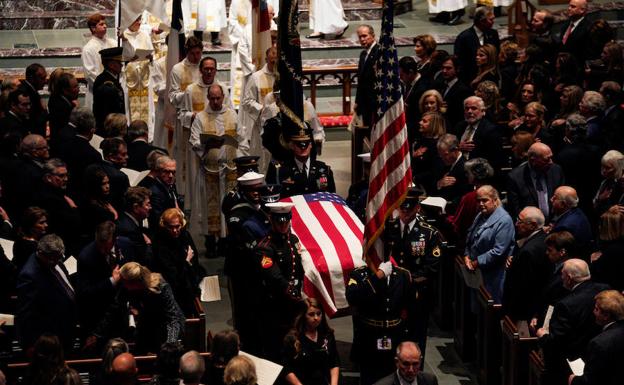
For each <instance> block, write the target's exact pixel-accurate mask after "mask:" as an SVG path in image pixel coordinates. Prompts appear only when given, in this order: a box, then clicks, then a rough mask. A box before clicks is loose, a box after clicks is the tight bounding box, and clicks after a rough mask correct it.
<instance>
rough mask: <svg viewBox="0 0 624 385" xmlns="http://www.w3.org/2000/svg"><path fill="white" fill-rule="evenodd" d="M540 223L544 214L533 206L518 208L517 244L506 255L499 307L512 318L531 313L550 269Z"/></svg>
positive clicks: (523, 317)
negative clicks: (505, 271) (503, 284)
mask: <svg viewBox="0 0 624 385" xmlns="http://www.w3.org/2000/svg"><path fill="white" fill-rule="evenodd" d="M544 223H545V219H544V214H543V213H542V211H541V210H540V209H539V208H537V207H534V206H527V207H525V208H524V209H522V211H520V214H518V219H517V220H516V238H517V240H516V245H517V247H515V248H514V252H513V255H511V256H509V258H507V273H506V276H505V289H504V291H503V310H504V312H505V314H507V315H509V316H510V317H511V318H512V319H514V320H529V319H531V317H532V316H533V314H535V312H536V311H537V307H538V299H539V297H540V293H541V292H542V290H543V288H544V286H545V285H546V282H547V281H548V278H549V276H550V273H551V272H552V270H553V266H552V264H551V263H550V262H549V261H548V257H547V256H546V244H545V243H544V240H545V239H546V235H547V234H546V232H545V231H544Z"/></svg>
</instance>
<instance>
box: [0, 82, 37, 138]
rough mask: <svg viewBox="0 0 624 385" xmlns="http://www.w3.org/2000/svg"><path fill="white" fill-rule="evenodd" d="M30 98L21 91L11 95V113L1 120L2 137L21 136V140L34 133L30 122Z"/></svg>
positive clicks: (18, 90) (0, 130)
mask: <svg viewBox="0 0 624 385" xmlns="http://www.w3.org/2000/svg"><path fill="white" fill-rule="evenodd" d="M30 109H31V103H30V96H28V93H27V92H26V91H24V90H21V89H16V90H13V91H11V92H10V93H9V111H7V113H6V114H5V115H4V117H3V118H2V119H0V133H1V134H2V135H7V134H13V135H19V136H20V138H23V137H25V136H26V135H28V134H30V133H32V132H33V128H32V122H31V121H30Z"/></svg>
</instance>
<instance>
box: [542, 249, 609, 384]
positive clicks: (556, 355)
mask: <svg viewBox="0 0 624 385" xmlns="http://www.w3.org/2000/svg"><path fill="white" fill-rule="evenodd" d="M561 279H562V281H563V286H564V287H565V288H566V289H567V290H569V291H570V294H568V295H567V296H565V297H564V298H563V299H561V300H560V301H558V302H556V303H555V306H554V309H553V312H552V318H551V319H550V325H549V327H548V328H543V327H542V328H539V329H538V330H537V333H536V334H537V337H538V338H539V344H540V346H541V347H542V349H543V351H544V361H545V365H546V372H547V373H548V377H549V378H548V381H546V383H548V384H553V385H557V384H564V383H566V381H567V379H568V375H569V372H570V370H569V368H568V365H567V363H566V361H565V360H566V359H569V360H570V361H572V360H575V359H577V358H579V357H581V356H582V355H583V354H584V352H585V348H586V346H587V343H588V342H589V341H590V340H591V339H592V338H593V337H595V336H596V335H597V334H598V333H599V332H600V328H599V327H598V325H596V324H595V322H594V316H593V313H592V310H593V308H594V297H595V296H596V294H598V293H600V292H601V291H603V290H607V289H608V288H609V287H608V286H607V285H605V284H602V283H596V282H592V281H591V275H590V273H589V266H588V265H587V262H585V261H583V260H581V259H569V260H567V261H565V262H564V264H563V269H562V270H561Z"/></svg>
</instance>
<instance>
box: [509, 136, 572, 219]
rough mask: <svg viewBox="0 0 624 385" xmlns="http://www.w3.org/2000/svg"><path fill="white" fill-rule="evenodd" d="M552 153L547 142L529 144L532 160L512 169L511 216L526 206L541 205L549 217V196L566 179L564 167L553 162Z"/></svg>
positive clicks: (543, 211)
mask: <svg viewBox="0 0 624 385" xmlns="http://www.w3.org/2000/svg"><path fill="white" fill-rule="evenodd" d="M552 156H553V153H552V151H551V150H550V147H548V146H547V145H546V144H544V143H534V144H533V145H531V147H529V150H528V157H529V160H528V161H526V162H524V163H522V164H521V165H519V166H518V167H516V168H514V169H513V170H511V172H510V173H509V176H508V181H507V212H509V215H511V216H512V217H514V216H516V215H518V212H520V210H521V209H522V208H523V207H526V206H535V207H539V208H540V210H542V213H544V217H545V218H549V217H550V211H551V207H550V198H552V196H553V193H554V192H555V189H556V188H557V187H559V186H561V185H563V183H564V176H563V170H562V169H561V167H559V165H556V164H553V161H552Z"/></svg>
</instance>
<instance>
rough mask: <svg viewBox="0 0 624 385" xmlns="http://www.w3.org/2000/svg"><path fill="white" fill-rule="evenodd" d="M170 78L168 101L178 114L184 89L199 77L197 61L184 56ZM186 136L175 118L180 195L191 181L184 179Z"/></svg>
mask: <svg viewBox="0 0 624 385" xmlns="http://www.w3.org/2000/svg"><path fill="white" fill-rule="evenodd" d="M170 79H171V81H170V83H171V86H170V87H171V88H170V89H169V102H171V104H172V105H173V107H175V109H176V114H179V113H180V108H181V107H182V102H183V100H184V94H185V92H186V89H187V88H188V86H190V85H191V84H192V83H197V82H199V81H200V79H201V75H200V72H199V63H198V64H193V63H191V62H190V61H188V59H186V58H184V60H182V61H181V62H180V63H177V64H176V65H174V66H173V68H172V69H171V74H170ZM188 137H189V132H188V128H186V132H184V127H182V125H181V123H180V119H177V120H176V126H175V131H174V133H173V157H174V158H175V160H176V161H177V171H178V179H177V181H176V184H177V186H178V193H180V194H181V195H186V192H187V187H188V185H189V183H190V182H191V181H187V180H186V175H188V171H187V167H188V165H187V157H188V154H187V152H188V151H187V150H186V147H187V143H188Z"/></svg>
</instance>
